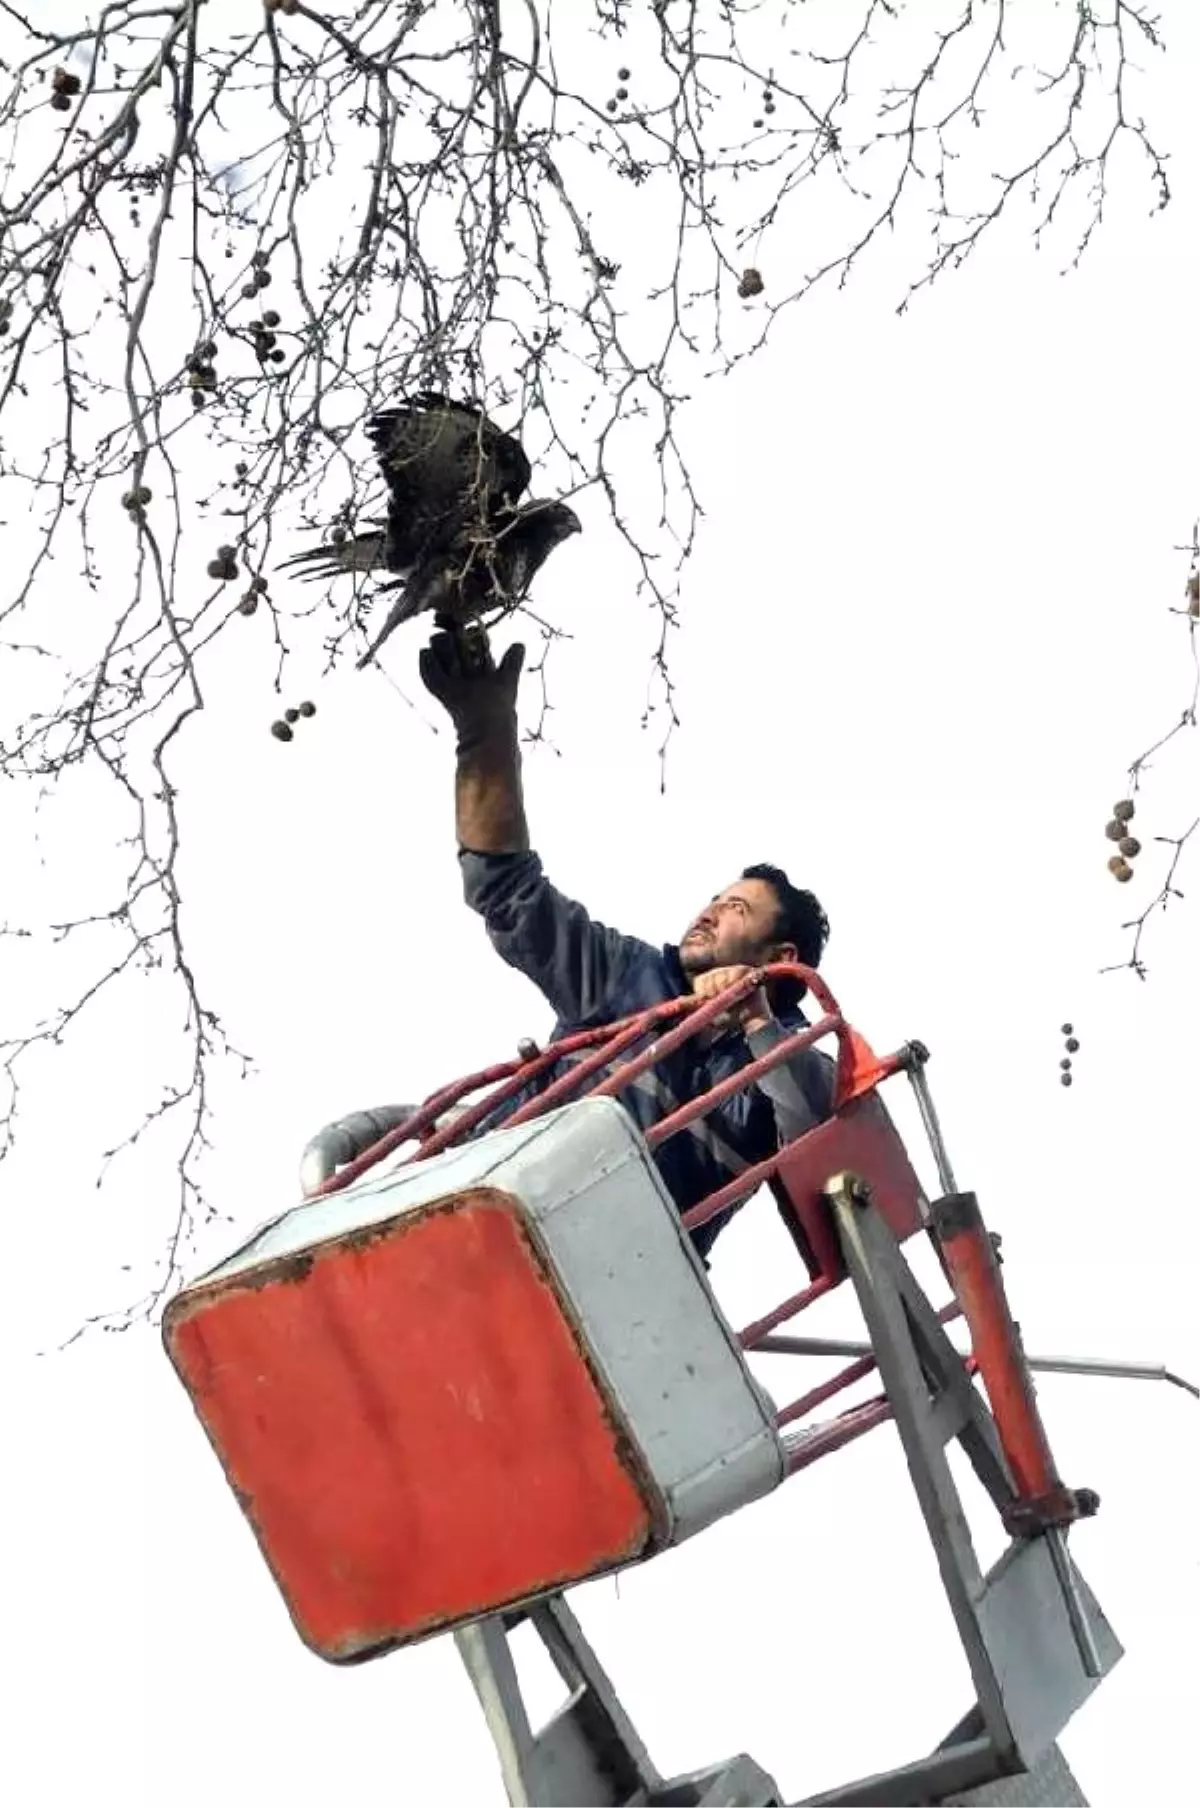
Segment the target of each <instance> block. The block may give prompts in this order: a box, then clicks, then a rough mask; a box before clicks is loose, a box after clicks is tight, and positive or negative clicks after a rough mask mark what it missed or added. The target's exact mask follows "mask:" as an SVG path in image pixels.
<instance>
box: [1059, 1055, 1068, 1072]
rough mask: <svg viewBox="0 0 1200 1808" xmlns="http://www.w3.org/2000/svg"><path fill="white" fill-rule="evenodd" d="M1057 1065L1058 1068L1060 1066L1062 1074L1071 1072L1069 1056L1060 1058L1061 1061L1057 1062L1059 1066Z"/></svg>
mask: <svg viewBox="0 0 1200 1808" xmlns="http://www.w3.org/2000/svg"><path fill="white" fill-rule="evenodd" d="M1058 1065H1059V1066H1060V1067H1061V1068H1062V1070H1063V1072H1064V1073H1070V1071H1071V1057H1070V1055H1064V1056H1063V1058H1062V1060H1061V1061H1060V1062H1059V1064H1058Z"/></svg>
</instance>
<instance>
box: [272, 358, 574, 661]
mask: <svg viewBox="0 0 1200 1808" xmlns="http://www.w3.org/2000/svg"><path fill="white" fill-rule="evenodd" d="M367 433H368V435H369V436H370V439H371V442H372V444H373V446H374V448H375V455H376V457H377V458H378V460H379V465H380V468H381V470H382V472H383V475H384V479H385V481H386V483H387V486H388V492H389V494H388V508H387V520H386V522H381V523H379V527H378V531H376V532H374V533H368V534H354V535H351V534H347V535H345V537H344V538H343V539H342V540H341V541H340V542H332V541H331V542H330V543H328V544H327V545H324V546H317V547H313V548H311V549H310V550H309V551H307V552H302V553H298V554H297V555H296V557H295V558H292V559H288V560H287V561H286V566H287V567H296V566H301V567H303V568H304V575H305V576H307V577H312V578H319V579H329V578H333V577H338V576H340V575H341V574H342V573H344V572H352V571H363V572H367V571H380V570H383V571H389V572H394V573H395V574H396V579H397V581H396V582H395V583H393V584H387V585H384V586H382V588H384V589H386V590H395V589H399V591H400V595H399V596H398V597H397V599H396V601H395V603H394V604H393V606H392V608H391V609H390V610H389V612H388V616H387V619H386V621H385V622H384V624H383V626H382V628H381V629H380V631H379V633H378V634H377V635H376V636H375V638H374V640H373V641H372V642H371V645H370V646H369V647H368V649H367V651H366V652H365V653H364V654H363V656H362V658H361V659H360V660H359V662H358V663H359V666H360V668H361V667H362V666H365V665H368V664H369V663H370V661H371V660H372V659H373V658H374V657H375V654H376V653H377V652H378V650H379V648H380V647H381V646H382V645H383V642H384V641H385V640H386V639H387V637H388V635H389V634H391V632H392V631H393V629H394V628H396V627H398V626H399V624H400V623H401V622H403V621H409V620H410V619H411V618H412V617H413V616H414V615H419V614H421V613H422V612H423V611H424V610H427V609H429V610H432V611H433V612H434V614H435V615H436V616H437V617H438V618H439V620H440V621H441V622H442V623H443V624H444V625H447V626H451V627H456V626H458V625H460V624H461V623H464V622H467V621H472V620H477V619H478V618H479V617H480V616H481V615H484V614H486V613H488V612H489V611H491V610H496V611H497V612H498V613H501V614H503V613H506V612H507V611H509V610H511V609H515V608H516V607H517V605H518V604H519V603H521V602H522V601H523V600H524V598H525V596H526V594H527V592H528V590H529V586H530V584H531V583H532V581H533V578H534V576H535V574H536V573H537V571H538V569H539V567H540V566H541V565H542V564H543V562H544V561H545V559H546V558H547V557H548V556H549V554H550V553H551V552H552V551H553V550H554V548H555V547H556V546H557V545H558V543H559V541H560V540H565V539H566V538H567V537H568V535H570V534H574V533H578V532H579V530H580V523H579V518H578V516H577V515H576V514H575V512H574V510H572V509H570V508H568V507H567V505H566V503H564V502H527V503H525V504H523V505H520V506H519V505H518V498H519V497H520V496H522V495H523V494H524V492H525V490H526V489H527V488H528V487H529V480H530V476H531V472H530V466H529V460H528V459H527V458H526V456H525V453H524V451H523V450H522V448H521V446H520V445H519V444H518V442H517V441H516V440H515V439H513V438H512V437H511V435H510V434H507V433H502V432H501V431H500V429H499V428H498V427H496V426H494V425H493V423H492V422H491V421H489V420H488V419H487V417H486V416H485V415H484V414H483V413H481V411H480V410H479V409H478V408H474V407H471V406H470V405H468V404H467V403H464V402H450V401H448V400H447V399H446V397H445V396H441V395H436V394H433V393H430V392H424V393H422V394H420V395H417V396H414V397H413V398H412V400H411V401H408V402H404V403H402V404H400V405H399V406H398V407H396V408H387V409H384V410H383V411H382V412H381V413H379V414H377V415H374V416H372V418H371V419H370V420H369V421H368V423H367Z"/></svg>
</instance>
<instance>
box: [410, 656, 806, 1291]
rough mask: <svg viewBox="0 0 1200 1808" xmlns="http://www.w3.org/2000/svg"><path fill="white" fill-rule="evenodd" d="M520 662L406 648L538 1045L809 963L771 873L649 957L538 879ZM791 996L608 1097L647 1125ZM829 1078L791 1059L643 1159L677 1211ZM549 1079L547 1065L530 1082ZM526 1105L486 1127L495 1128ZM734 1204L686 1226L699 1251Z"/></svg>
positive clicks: (750, 1002) (758, 1153)
mask: <svg viewBox="0 0 1200 1808" xmlns="http://www.w3.org/2000/svg"><path fill="white" fill-rule="evenodd" d="M523 663H524V648H523V647H520V646H514V647H511V648H510V649H509V651H508V652H507V653H506V654H505V655H504V658H503V659H502V660H501V661H500V664H499V666H498V667H497V666H496V665H495V664H494V663H493V661H492V658H491V655H490V653H489V652H488V650H487V642H486V639H485V638H484V637H483V636H482V634H478V635H476V636H474V637H472V638H470V639H463V638H461V637H455V636H452V635H450V634H447V633H442V634H435V635H434V637H433V640H432V641H431V643H430V645H429V646H428V647H427V648H426V649H425V650H424V651H423V653H422V655H421V677H422V680H423V682H424V684H425V686H426V689H427V690H429V692H430V693H431V694H432V695H433V696H434V697H435V698H436V699H437V701H438V702H439V703H440V704H441V705H442V707H443V708H444V709H445V710H446V712H447V714H448V715H449V717H450V719H451V722H452V723H453V725H454V728H455V731H456V734H457V773H456V782H455V815H456V823H457V830H458V844H459V860H460V862H461V866H462V874H463V883H464V888H465V891H466V898H467V903H468V904H469V905H470V906H471V908H472V909H473V910H476V911H478V912H479V913H480V915H481V916H482V917H483V920H484V923H485V925H486V928H487V932H488V936H489V938H490V940H491V942H492V945H493V946H494V947H495V949H496V951H497V953H498V954H499V955H500V956H501V958H502V959H503V960H505V961H507V962H508V964H509V965H510V966H512V967H515V968H517V970H518V971H519V972H521V973H524V974H525V975H526V977H527V978H528V979H531V980H532V981H533V983H534V985H535V986H536V987H537V988H538V990H539V991H540V992H541V993H542V996H543V997H544V998H545V999H546V1001H547V1003H548V1004H549V1005H550V1008H551V1009H552V1010H553V1011H554V1013H555V1017H556V1019H557V1021H556V1023H555V1026H554V1031H553V1039H558V1038H560V1037H562V1036H565V1035H567V1034H569V1033H570V1032H572V1031H574V1030H579V1029H585V1028H588V1027H590V1026H592V1025H598V1024H603V1023H611V1022H615V1021H616V1020H617V1019H619V1018H621V1017H627V1016H630V1015H631V1014H632V1013H634V1012H635V1011H640V1010H644V1009H645V1008H646V1007H647V1006H649V1005H653V1004H657V1003H659V1002H661V1001H662V1000H664V999H668V998H676V997H680V996H683V995H684V994H686V993H689V992H690V993H692V994H693V995H695V996H697V997H699V998H711V997H713V996H715V995H716V994H717V993H718V992H720V991H723V990H724V989H725V988H726V987H727V986H729V985H731V984H732V983H733V982H734V981H735V980H737V979H739V978H741V977H742V976H743V975H744V974H745V973H746V972H747V971H748V970H749V969H750V968H752V967H757V966H761V965H764V964H765V963H767V962H769V961H784V960H799V961H801V962H803V963H804V964H805V965H807V966H810V967H815V966H817V964H818V963H819V961H820V959H821V954H822V952H823V950H824V946H825V942H826V939H827V937H828V934H829V924H828V922H827V920H826V917H825V913H824V911H823V910H822V909H821V906H820V904H819V903H818V902H817V900H816V898H815V897H813V895H812V893H811V892H806V891H798V890H797V889H796V888H795V887H794V886H792V885H791V884H790V883H789V881H788V878H787V875H786V874H785V873H783V872H781V871H780V870H779V869H778V868H777V867H773V866H766V865H761V866H751V867H747V868H746V870H745V872H744V873H743V874H742V876H741V878H740V879H739V880H737V881H736V882H735V883H734V884H732V885H730V886H727V887H726V888H725V890H724V891H722V892H720V893H718V894H717V895H716V896H715V897H714V898H713V899H712V901H711V902H710V903H709V904H708V905H707V906H706V907H705V908H704V909H703V910H702V911H700V913H699V914H698V915H697V917H696V918H695V920H694V921H693V922H692V924H691V926H690V927H689V929H688V930H687V932H686V934H685V935H684V937H683V940H682V941H681V942H680V943H679V945H678V947H671V946H668V947H665V948H655V947H652V946H651V945H650V944H649V943H648V942H643V941H639V940H637V939H636V938H635V937H633V936H627V935H622V934H619V933H618V932H617V931H616V930H613V929H608V928H606V927H605V926H604V925H603V924H601V923H597V922H595V921H593V919H592V918H591V917H590V916H589V915H588V913H587V911H586V910H584V908H583V906H582V905H580V904H577V903H574V902H573V901H572V900H571V899H569V898H566V897H564V896H563V895H562V893H561V892H559V891H557V890H556V889H555V888H554V886H553V885H551V884H550V882H549V880H548V879H547V878H546V877H545V875H544V873H543V871H542V865H541V861H540V860H539V858H538V856H537V854H535V853H534V852H533V850H532V848H531V847H530V841H529V830H528V826H527V824H526V820H525V808H524V801H523V797H522V790H521V755H520V748H519V742H518V731H517V708H516V699H517V687H518V684H519V682H520V675H521V667H522V665H523ZM802 991H803V988H802V987H799V986H798V985H796V984H794V983H791V984H789V983H786V982H785V983H783V984H776V985H775V987H774V995H773V996H772V997H771V998H768V997H767V996H766V994H765V992H764V990H763V989H761V988H760V989H759V990H758V991H756V992H754V993H753V994H751V996H750V997H748V998H746V999H744V1000H743V1001H742V1002H741V1003H740V1004H739V1005H738V1006H737V1007H736V1008H735V1009H734V1010H733V1011H731V1012H730V1013H729V1016H728V1020H726V1021H723V1022H722V1023H720V1024H719V1025H718V1026H716V1027H715V1028H714V1030H713V1031H712V1032H710V1034H709V1035H708V1037H706V1038H704V1039H703V1041H702V1039H701V1038H698V1037H697V1038H689V1039H688V1040H687V1041H686V1042H685V1043H684V1044H683V1046H682V1047H681V1048H680V1049H678V1050H677V1051H676V1052H675V1054H674V1055H670V1056H668V1057H667V1058H666V1059H665V1060H663V1061H660V1062H659V1063H658V1065H657V1066H656V1067H655V1068H653V1069H651V1070H650V1071H649V1072H647V1073H646V1074H644V1075H643V1076H642V1077H641V1079H640V1080H639V1081H635V1082H634V1083H633V1084H632V1085H630V1086H629V1087H628V1088H627V1089H626V1090H625V1091H624V1092H623V1093H622V1095H621V1098H622V1102H623V1103H624V1105H625V1106H626V1108H627V1109H628V1110H629V1111H630V1112H631V1114H632V1115H633V1117H634V1118H635V1119H636V1121H637V1122H638V1123H639V1125H640V1126H641V1127H642V1128H643V1129H647V1128H649V1126H650V1125H651V1124H653V1123H655V1122H657V1121H658V1120H659V1119H660V1118H662V1117H665V1116H666V1115H667V1114H668V1113H669V1112H671V1111H673V1110H674V1109H675V1108H676V1107H677V1106H678V1105H680V1104H683V1103H684V1102H685V1101H686V1100H688V1099H691V1098H695V1097H696V1096H697V1095H698V1094H699V1093H701V1092H705V1091H707V1090H708V1089H709V1087H711V1086H713V1085H715V1084H716V1083H717V1082H718V1081H720V1080H722V1079H725V1078H726V1077H727V1076H728V1075H730V1074H732V1073H734V1072H736V1071H737V1070H738V1069H739V1068H742V1067H745V1066H746V1065H747V1064H748V1063H749V1062H750V1061H751V1060H753V1059H754V1058H755V1057H757V1056H758V1055H762V1054H765V1053H766V1052H767V1050H768V1049H770V1048H771V1047H772V1046H774V1045H775V1044H776V1043H777V1042H779V1040H780V1039H781V1038H783V1037H784V1036H786V1035H787V1034H788V1032H789V1031H791V1030H793V1029H795V1028H796V1027H798V1026H801V1025H803V1023H804V1022H805V1019H804V1017H803V1015H802V1014H801V1012H800V1011H799V1009H798V1004H799V998H800V996H801V994H802ZM560 1071H561V1070H560ZM833 1073H834V1066H833V1062H832V1061H831V1060H830V1058H829V1056H828V1055H826V1054H825V1053H824V1052H823V1051H822V1050H818V1049H806V1050H803V1051H801V1053H800V1054H799V1055H796V1056H794V1057H793V1058H792V1059H791V1060H790V1061H789V1062H788V1063H786V1064H783V1065H781V1066H779V1067H777V1068H775V1069H774V1070H772V1072H770V1073H768V1074H765V1075H764V1076H763V1077H762V1078H761V1079H760V1080H759V1081H758V1082H757V1083H756V1084H755V1085H753V1086H752V1087H748V1088H746V1089H744V1090H743V1091H740V1092H737V1093H735V1094H734V1095H733V1097H732V1098H731V1099H729V1100H727V1101H726V1102H725V1103H724V1104H723V1105H721V1106H718V1107H716V1108H715V1109H714V1110H713V1111H712V1112H711V1113H709V1114H708V1115H707V1116H705V1117H703V1118H700V1119H698V1120H697V1121H696V1122H695V1123H693V1124H692V1125H691V1126H690V1127H689V1128H688V1129H686V1130H681V1131H680V1132H679V1133H678V1134H677V1135H675V1136H673V1137H669V1138H668V1139H667V1141H666V1142H665V1143H663V1144H662V1145H661V1146H660V1148H659V1149H658V1151H657V1154H656V1160H657V1164H658V1168H659V1172H660V1173H661V1174H662V1177H663V1180H664V1181H665V1183H666V1186H667V1189H668V1191H669V1192H670V1194H671V1196H672V1198H673V1199H674V1201H675V1204H676V1205H677V1206H678V1208H679V1210H680V1212H686V1211H687V1210H688V1209H689V1208H690V1207H692V1206H694V1205H697V1204H699V1202H700V1201H701V1200H702V1199H703V1198H705V1197H707V1195H708V1194H710V1193H713V1192H715V1191H716V1189H717V1188H718V1187H720V1186H724V1185H725V1184H726V1182H728V1181H729V1180H731V1179H733V1178H734V1177H735V1176H736V1175H737V1174H739V1173H741V1172H742V1171H743V1170H744V1169H745V1168H746V1167H748V1166H750V1165H751V1164H753V1163H754V1162H757V1161H762V1160H764V1159H765V1158H766V1157H767V1156H769V1155H771V1154H773V1153H774V1151H775V1149H776V1148H777V1147H778V1143H779V1140H788V1139H790V1138H791V1137H794V1136H798V1135H800V1134H801V1133H802V1132H803V1131H804V1130H807V1129H809V1128H811V1127H812V1125H814V1124H815V1123H818V1122H819V1121H820V1120H821V1119H822V1118H824V1117H827V1116H828V1115H829V1112H830V1110H831V1108H832V1096H833ZM553 1077H555V1076H554V1072H553V1070H551V1074H550V1076H549V1077H548V1078H547V1079H543V1080H541V1082H540V1084H541V1085H542V1086H544V1085H546V1084H548V1079H549V1078H553ZM528 1096H529V1093H528V1092H527V1093H525V1094H522V1095H520V1096H519V1098H518V1099H517V1100H514V1101H513V1102H512V1103H510V1104H508V1105H507V1106H506V1107H505V1108H503V1110H502V1111H498V1112H497V1113H495V1114H494V1115H493V1116H492V1117H491V1118H489V1120H488V1122H487V1126H486V1127H487V1128H488V1129H494V1128H496V1127H497V1126H498V1125H499V1124H500V1123H501V1122H503V1119H504V1117H505V1116H508V1115H509V1114H511V1113H512V1112H513V1111H515V1110H516V1108H517V1105H518V1103H521V1102H523V1101H524V1099H525V1098H526V1097H528ZM736 1210H737V1207H736V1206H735V1207H733V1208H731V1210H730V1211H729V1212H727V1213H724V1214H722V1215H721V1216H720V1217H719V1218H717V1219H713V1220H710V1221H709V1223H707V1224H705V1225H702V1226H700V1227H699V1228H698V1229H697V1230H696V1231H695V1232H693V1238H692V1240H693V1243H694V1244H695V1246H696V1248H697V1250H698V1251H699V1253H700V1255H701V1256H702V1257H704V1258H705V1259H707V1254H708V1251H709V1249H710V1248H711V1246H712V1244H713V1242H714V1241H715V1239H716V1237H717V1235H718V1234H719V1232H720V1231H721V1229H723V1227H724V1225H725V1224H726V1223H728V1221H729V1219H730V1218H731V1217H732V1216H733V1212H734V1211H736Z"/></svg>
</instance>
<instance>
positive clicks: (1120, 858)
mask: <svg viewBox="0 0 1200 1808" xmlns="http://www.w3.org/2000/svg"><path fill="white" fill-rule="evenodd" d="M1124 864H1125V857H1124V855H1123V854H1114V855H1113V857H1112V859H1111V860H1110V861H1109V863H1108V870H1109V872H1110V873H1119V872H1120V870H1121V868H1122V867H1123V866H1124Z"/></svg>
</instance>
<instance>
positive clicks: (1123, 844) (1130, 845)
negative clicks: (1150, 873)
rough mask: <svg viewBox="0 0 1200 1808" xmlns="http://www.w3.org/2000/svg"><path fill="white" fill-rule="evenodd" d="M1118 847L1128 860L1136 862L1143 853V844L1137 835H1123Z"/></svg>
mask: <svg viewBox="0 0 1200 1808" xmlns="http://www.w3.org/2000/svg"><path fill="white" fill-rule="evenodd" d="M1117 845H1118V847H1119V848H1120V850H1121V852H1122V853H1123V854H1124V856H1125V858H1126V860H1134V859H1136V857H1137V856H1138V855H1139V854H1140V853H1141V851H1142V844H1141V842H1140V841H1139V840H1138V838H1137V836H1136V835H1122V837H1121V839H1120V841H1119V842H1118V844H1117Z"/></svg>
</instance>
